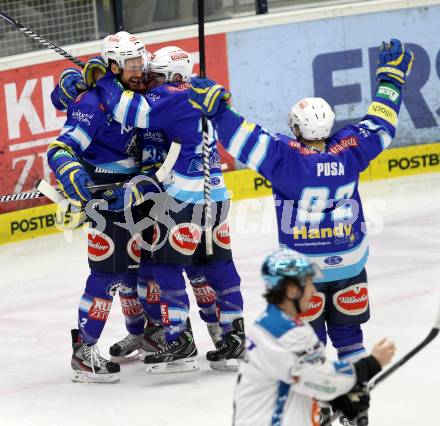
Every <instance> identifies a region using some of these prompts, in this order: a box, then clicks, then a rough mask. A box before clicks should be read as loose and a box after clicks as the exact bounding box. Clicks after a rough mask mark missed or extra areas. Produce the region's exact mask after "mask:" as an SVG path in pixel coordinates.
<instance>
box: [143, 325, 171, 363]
mask: <svg viewBox="0 0 440 426" xmlns="http://www.w3.org/2000/svg"><path fill="white" fill-rule="evenodd" d="M166 344H167V342H166V340H165V331H164V329H163V327H162V326H161V325H154V326H147V327H145V328H144V336H143V338H142V354H143V356H145V355H152V354H154V353H156V352H157V351H160V350H162V349H163V348H164V347H165V346H166Z"/></svg>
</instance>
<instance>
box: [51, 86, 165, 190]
mask: <svg viewBox="0 0 440 426" xmlns="http://www.w3.org/2000/svg"><path fill="white" fill-rule="evenodd" d="M59 90H60V88H59V86H58V85H57V86H56V87H55V89H54V91H53V92H52V94H51V98H52V102H53V104H54V106H55V107H56V108H57V109H60V110H62V109H64V107H63V105H62V104H60V103H59V101H58V99H59V95H58V91H59ZM51 147H52V148H55V149H49V156H50V155H53V153H54V152H55V151H56V149H57V148H59V147H60V148H64V147H68V149H69V150H70V151H71V152H72V153H73V154H74V155H75V156H76V157H77V158H78V160H79V161H80V162H81V163H82V164H83V166H84V167H85V169H86V170H87V172H88V173H89V175H90V177H91V178H92V180H93V182H94V183H96V184H101V183H113V182H123V181H126V180H129V179H130V178H131V177H133V176H135V175H138V174H140V173H142V174H145V175H147V176H152V175H153V174H154V173H155V172H156V171H157V169H158V168H159V167H160V166H161V164H162V163H163V161H164V159H165V157H166V155H167V152H168V149H169V143H168V142H167V140H166V138H165V136H164V134H163V133H161V132H159V131H156V132H152V131H150V130H149V129H135V128H134V127H133V126H129V125H123V124H120V123H118V122H117V121H116V120H114V119H113V117H112V116H111V115H109V114H108V113H107V112H106V110H105V107H104V105H103V104H102V103H101V102H100V101H99V98H98V96H97V92H96V90H95V89H90V90H88V91H87V92H84V93H82V94H80V95H79V96H78V97H77V98H76V99H75V100H73V101H71V102H70V103H69V105H68V109H67V120H66V122H65V124H64V126H63V129H62V131H61V134H60V136H59V137H58V138H57V140H56V141H55V142H54V143H52V144H51Z"/></svg>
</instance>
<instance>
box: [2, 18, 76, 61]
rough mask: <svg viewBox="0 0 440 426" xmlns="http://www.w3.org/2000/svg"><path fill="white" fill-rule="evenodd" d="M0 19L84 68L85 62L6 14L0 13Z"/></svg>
mask: <svg viewBox="0 0 440 426" xmlns="http://www.w3.org/2000/svg"><path fill="white" fill-rule="evenodd" d="M0 18H2V19H4V20H5V21H6V22H8V23H9V24H11V25H12V26H14V27H15V28H17V30H20V31H21V32H22V33H23V34H26V35H27V36H28V37H30V38H33V39H34V40H35V41H38V43H40V44H42V45H43V46H45V47H47V48H48V49H52V50H54V51H55V52H57V53H58V54H60V55H61V56H63V57H64V58H66V59H68V60H69V61H72V62H73V63H74V64H76V65H79V66H80V67H81V68H84V62H82V61H80V60H79V59H78V58H76V57H75V56H72V55H71V54H70V53H68V52H66V51H65V50H64V49H61V47H58V46H57V45H56V44H54V43H52V42H51V41H50V40H48V39H47V38H44V37H42V36H41V35H40V34H38V33H36V32H35V31H32V30H31V29H29V28H27V27H25V26H24V25H23V24H21V23H20V22H18V21H16V20H15V19H13V18H11V17H10V16H8V15H7V14H6V13H5V12H3V11H0Z"/></svg>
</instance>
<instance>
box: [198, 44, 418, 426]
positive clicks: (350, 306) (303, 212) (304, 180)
mask: <svg viewBox="0 0 440 426" xmlns="http://www.w3.org/2000/svg"><path fill="white" fill-rule="evenodd" d="M412 62H413V54H412V52H411V51H410V50H409V49H408V48H407V47H405V46H404V45H403V44H402V43H401V42H400V41H398V40H395V39H393V40H391V42H390V43H383V44H382V48H381V52H380V56H379V65H378V68H377V79H378V82H379V84H378V88H377V91H376V95H375V97H374V99H373V102H372V104H371V105H370V107H369V109H368V112H367V115H366V116H365V117H364V118H363V119H362V121H361V122H360V123H358V124H356V125H350V126H346V127H344V128H342V129H341V130H339V131H338V132H336V133H335V134H333V135H331V136H330V132H331V128H332V126H333V121H334V113H333V111H332V110H331V108H330V106H329V105H328V104H327V102H325V101H324V100H323V99H320V98H306V99H303V100H301V101H299V102H298V103H297V104H295V105H294V107H293V108H292V110H291V112H290V113H289V125H290V126H291V128H292V131H293V133H294V137H293V138H292V137H289V136H285V135H281V134H271V133H269V132H267V131H266V130H265V129H264V128H262V127H261V126H259V125H256V124H254V123H251V122H248V121H247V120H245V119H244V118H243V117H241V116H240V115H239V114H238V113H236V112H234V111H233V110H232V109H231V108H230V107H229V106H228V105H227V104H226V102H225V100H224V98H225V97H226V98H228V97H229V96H228V94H227V93H226V91H225V89H224V88H223V87H222V86H220V85H217V84H215V83H214V82H211V81H210V80H207V79H198V78H195V79H193V81H192V86H193V91H192V93H191V95H190V97H191V102H192V103H193V105H194V106H195V107H196V108H200V109H201V110H202V111H203V112H204V113H205V114H206V115H207V116H208V117H209V119H210V120H211V122H212V124H213V125H214V128H215V129H216V131H217V132H218V135H219V140H220V142H221V143H222V144H223V146H224V147H225V148H226V149H227V151H228V152H229V153H230V154H231V155H232V156H233V157H235V158H236V159H237V160H239V161H241V162H242V163H243V164H245V165H247V166H248V167H251V168H253V169H255V170H256V171H258V172H259V173H260V174H262V175H263V176H264V177H266V178H267V179H269V180H270V181H271V183H272V187H273V193H274V199H275V208H276V215H277V222H278V238H279V242H280V244H281V245H284V246H287V247H289V248H292V249H295V250H297V251H299V252H301V253H303V254H305V255H307V257H309V258H310V259H311V260H312V261H313V262H314V263H316V264H317V265H318V266H319V268H320V269H321V272H322V275H323V277H322V278H321V279H319V280H317V281H316V287H317V293H316V294H315V296H314V299H313V301H312V302H313V303H312V305H313V309H311V310H310V311H309V312H308V313H307V314H305V315H304V316H305V317H308V319H309V320H310V321H311V324H312V326H313V327H314V329H315V331H316V332H317V334H318V336H319V337H320V339H321V340H322V341H323V342H326V337H327V333H328V335H329V337H330V339H331V341H332V343H333V346H334V347H335V348H336V350H337V352H338V356H339V358H340V359H350V360H354V359H358V358H360V357H362V356H364V355H365V348H364V345H363V335H362V330H361V324H362V323H364V322H366V321H367V320H368V319H369V303H368V291H367V275H366V272H365V263H366V261H367V257H368V242H367V238H366V228H365V223H364V216H363V211H362V204H361V201H360V197H359V192H358V181H359V174H360V173H361V172H362V171H363V170H365V169H366V168H367V167H368V165H369V163H370V161H371V160H373V159H374V158H375V157H376V156H378V155H379V154H380V153H381V152H382V150H384V149H385V148H386V147H387V146H389V144H390V143H391V141H392V139H393V138H394V136H395V133H396V126H397V118H398V113H399V110H400V105H401V102H402V87H403V86H404V84H405V83H406V79H407V77H408V74H409V72H410V70H411V66H412ZM225 95H226V96H225ZM207 99H209V102H207ZM366 422H367V419H366V418H365V417H364V418H363V419H359V422H358V423H357V424H366ZM353 424H356V423H353Z"/></svg>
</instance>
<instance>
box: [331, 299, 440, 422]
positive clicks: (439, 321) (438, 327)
mask: <svg viewBox="0 0 440 426" xmlns="http://www.w3.org/2000/svg"><path fill="white" fill-rule="evenodd" d="M439 331H440V306H439V309H438V312H437V318H436V321H435V322H434V326H433V327H432V328H431V331H430V332H429V333H428V335H427V336H426V337H425V339H424V340H423V341H422V342H420V343H419V344H418V345H417V346H416V347H415V348H414V349H412V350H410V351H409V352H408V353H407V354H406V355H404V356H403V357H402V358H400V359H399V361H396V362H395V363H394V364H393V365H392V366H391V367H390V368H388V369H387V370H385V371H384V372H383V373H381V374H379V375H377V376H376V377H373V378H372V379H371V380H370V382H369V383H368V385H367V392H368V393H369V392H371V391H372V390H373V389H374V388H375V387H376V386H377V385H378V384H379V383H381V382H383V381H384V380H385V379H386V378H388V377H389V376H390V375H391V374H393V373H394V372H395V371H396V370H398V369H399V368H400V367H402V365H404V364H406V363H407V362H408V361H409V360H410V359H411V358H413V357H414V355H416V354H417V353H418V352H420V351H421V350H422V349H423V348H425V347H426V346H427V345H428V344H429V343H431V342H432V341H433V340H434V339H435V338H436V337H437V335H438V334H439ZM341 414H342V413H341V412H340V411H336V412H335V413H334V414H333V415H332V416H331V417H330V419H329V420H328V421H327V423H324V424H323V426H330V425H331V424H332V423H333V422H334V421H335V420H336V419H338V418H339V417H340V416H341Z"/></svg>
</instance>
